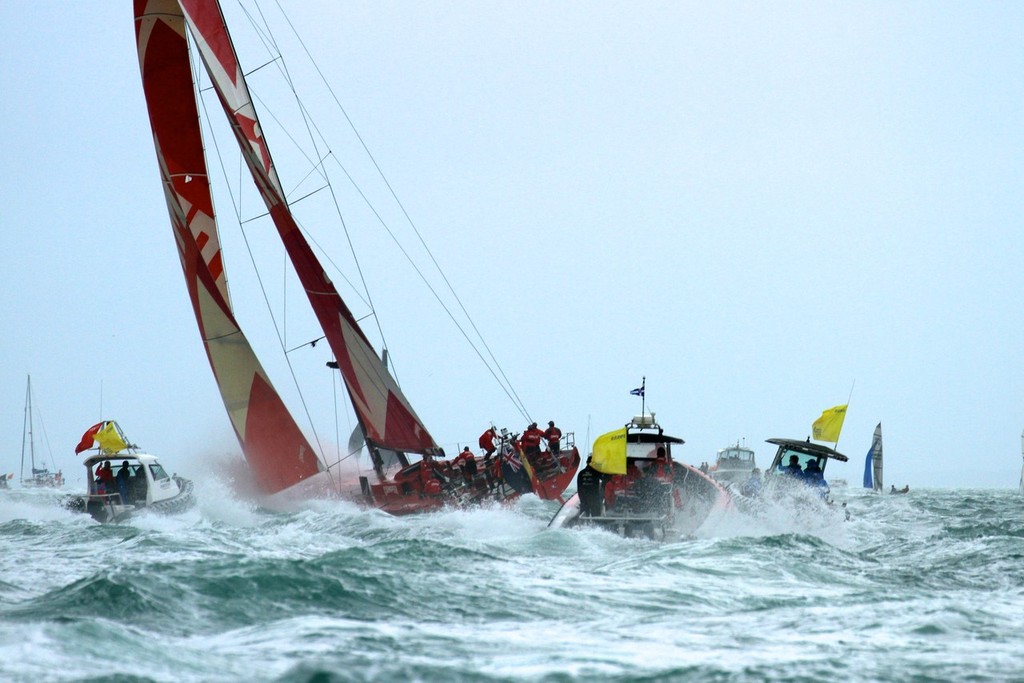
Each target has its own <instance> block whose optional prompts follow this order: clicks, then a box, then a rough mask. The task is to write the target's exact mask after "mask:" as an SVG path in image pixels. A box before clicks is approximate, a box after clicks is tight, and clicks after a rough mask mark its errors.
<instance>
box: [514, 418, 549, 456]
mask: <svg viewBox="0 0 1024 683" xmlns="http://www.w3.org/2000/svg"><path fill="white" fill-rule="evenodd" d="M543 438H544V432H542V431H540V430H539V429H537V423H536V422H531V423H530V426H529V427H527V428H526V431H524V432H523V435H522V436H521V437H519V444H520V445H521V446H522V447H523V455H525V456H526V458H527V459H528V460H529V461H530V464H531V465H533V466H536V464H537V463H536V461H537V456H539V455H540V440H541V439H543Z"/></svg>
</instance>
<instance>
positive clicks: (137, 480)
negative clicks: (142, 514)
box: [131, 463, 146, 500]
mask: <svg viewBox="0 0 1024 683" xmlns="http://www.w3.org/2000/svg"><path fill="white" fill-rule="evenodd" d="M131 493H132V500H146V466H145V465H143V464H141V463H140V464H139V466H138V467H136V468H135V476H133V477H132V485H131Z"/></svg>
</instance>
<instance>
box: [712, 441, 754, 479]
mask: <svg viewBox="0 0 1024 683" xmlns="http://www.w3.org/2000/svg"><path fill="white" fill-rule="evenodd" d="M756 466H757V464H756V463H755V462H754V450H753V449H752V448H747V447H746V446H740V445H739V444H738V443H737V444H736V445H735V446H729V447H728V448H722V449H719V451H718V457H717V458H716V459H715V464H714V466H713V467H712V468H711V471H710V473H709V474H711V476H712V477H713V478H714V479H715V481H718V482H722V483H729V482H739V483H742V482H744V481H746V480H747V478H748V477H750V473H751V472H752V471H753V470H754V468H755V467H756Z"/></svg>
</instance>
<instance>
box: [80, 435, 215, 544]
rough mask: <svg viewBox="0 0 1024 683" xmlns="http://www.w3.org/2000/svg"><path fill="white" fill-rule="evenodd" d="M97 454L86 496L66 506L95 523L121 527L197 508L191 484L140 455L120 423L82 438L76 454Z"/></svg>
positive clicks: (90, 459)
mask: <svg viewBox="0 0 1024 683" xmlns="http://www.w3.org/2000/svg"><path fill="white" fill-rule="evenodd" d="M93 443H95V444H96V452H95V453H93V454H91V455H89V456H87V457H86V458H85V461H84V464H85V474H86V476H85V480H86V481H87V482H88V484H87V489H86V492H85V495H75V496H69V497H68V498H67V499H66V501H65V506H66V507H67V508H68V509H70V510H74V511H76V512H87V513H89V514H90V515H92V518H93V519H95V520H96V521H97V522H100V523H103V524H108V523H117V522H123V521H125V520H126V519H128V518H129V517H131V516H132V515H133V514H136V513H138V512H141V511H143V510H145V511H149V512H157V513H160V514H178V513H181V512H184V511H186V510H188V509H189V508H191V507H193V506H194V505H195V497H194V495H193V492H192V489H193V485H192V481H191V480H189V479H183V478H182V477H179V476H177V475H173V476H172V475H169V474H167V470H165V469H164V467H163V465H161V464H160V462H159V461H158V460H157V458H156V456H154V455H151V454H149V453H140V452H138V451H137V450H136V446H134V445H130V444H129V443H128V442H127V441H126V440H125V438H124V435H123V433H122V432H121V429H120V427H118V425H117V423H116V422H113V421H104V422H99V423H97V424H95V425H93V426H92V427H90V428H89V429H88V430H86V432H85V434H84V435H83V436H82V442H81V443H79V445H78V448H76V449H75V453H82V452H83V451H86V450H88V449H89V448H90V447H91V446H92V445H93Z"/></svg>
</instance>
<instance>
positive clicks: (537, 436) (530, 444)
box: [519, 429, 544, 450]
mask: <svg viewBox="0 0 1024 683" xmlns="http://www.w3.org/2000/svg"><path fill="white" fill-rule="evenodd" d="M543 436H544V434H543V433H542V432H541V431H540V430H539V429H527V430H526V431H525V432H523V437H522V438H521V439H520V440H519V442H520V444H522V446H523V449H524V450H525V449H527V448H540V440H541V437H543Z"/></svg>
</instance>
